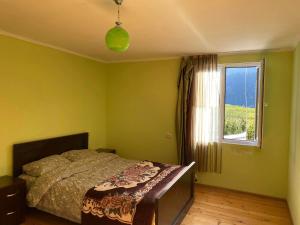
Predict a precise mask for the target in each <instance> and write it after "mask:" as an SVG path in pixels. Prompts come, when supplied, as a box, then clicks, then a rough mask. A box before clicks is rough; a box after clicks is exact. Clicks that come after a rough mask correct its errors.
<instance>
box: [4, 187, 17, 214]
mask: <svg viewBox="0 0 300 225" xmlns="http://www.w3.org/2000/svg"><path fill="white" fill-rule="evenodd" d="M19 199H20V191H19V189H18V188H17V187H16V186H11V187H8V188H5V189H3V190H2V191H1V194H0V200H1V203H2V204H1V206H0V212H3V211H7V210H11V211H13V210H16V208H17V205H18V202H19Z"/></svg>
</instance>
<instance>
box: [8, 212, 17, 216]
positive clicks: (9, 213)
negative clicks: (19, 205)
mask: <svg viewBox="0 0 300 225" xmlns="http://www.w3.org/2000/svg"><path fill="white" fill-rule="evenodd" d="M15 213H16V211H13V212H8V213H6V215H7V216H10V215H12V214H15Z"/></svg>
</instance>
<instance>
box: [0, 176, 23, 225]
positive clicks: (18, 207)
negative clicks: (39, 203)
mask: <svg viewBox="0 0 300 225" xmlns="http://www.w3.org/2000/svg"><path fill="white" fill-rule="evenodd" d="M25 195H26V184H25V181H24V180H22V179H19V178H13V177H9V176H4V177H0V225H17V224H21V223H22V222H23V221H24V218H25V217H24V211H25Z"/></svg>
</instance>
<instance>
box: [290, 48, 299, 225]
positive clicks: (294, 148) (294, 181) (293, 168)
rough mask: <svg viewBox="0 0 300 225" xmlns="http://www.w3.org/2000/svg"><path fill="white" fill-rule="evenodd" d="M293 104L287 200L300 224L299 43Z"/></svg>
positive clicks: (296, 220) (296, 53) (295, 222)
mask: <svg viewBox="0 0 300 225" xmlns="http://www.w3.org/2000/svg"><path fill="white" fill-rule="evenodd" d="M293 84H294V87H293V105H292V120H291V148H290V149H291V152H290V170H289V192H288V202H289V206H290V210H291V214H292V217H293V221H294V224H295V225H299V224H300V192H299V190H300V104H299V102H300V91H299V89H300V43H299V44H298V46H297V48H296V50H295V56H294V80H293Z"/></svg>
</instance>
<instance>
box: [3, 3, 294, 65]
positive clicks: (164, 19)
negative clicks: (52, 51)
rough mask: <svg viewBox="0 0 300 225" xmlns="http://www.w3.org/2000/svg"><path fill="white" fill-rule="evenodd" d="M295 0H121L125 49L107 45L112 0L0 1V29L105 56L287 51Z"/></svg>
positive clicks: (291, 38)
mask: <svg viewBox="0 0 300 225" xmlns="http://www.w3.org/2000/svg"><path fill="white" fill-rule="evenodd" d="M299 9H300V0H124V4H123V6H122V8H121V20H122V22H123V25H124V27H125V28H126V29H127V30H128V32H129V33H130V36H131V46H130V48H129V50H128V51H127V52H126V53H114V52H111V51H110V50H108V49H106V47H105V44H104V37H105V33H106V31H107V30H108V29H110V28H111V27H112V26H113V25H114V21H115V19H116V13H117V12H116V5H115V4H114V2H113V0H0V29H1V30H3V31H6V32H8V33H11V34H13V35H16V36H20V37H23V38H25V39H30V40H32V41H36V42H41V43H44V44H47V45H51V46H55V47H58V48H61V49H65V50H69V51H72V52H76V53H78V54H81V55H85V56H88V57H92V58H95V59H99V60H103V61H118V60H141V59H149V58H151V59H153V58H165V57H173V56H180V55H190V54H199V53H207V52H217V53H221V52H235V51H251V50H262V49H277V48H291V47H294V46H295V44H296V43H297V42H298V41H299V40H300V11H299Z"/></svg>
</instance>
